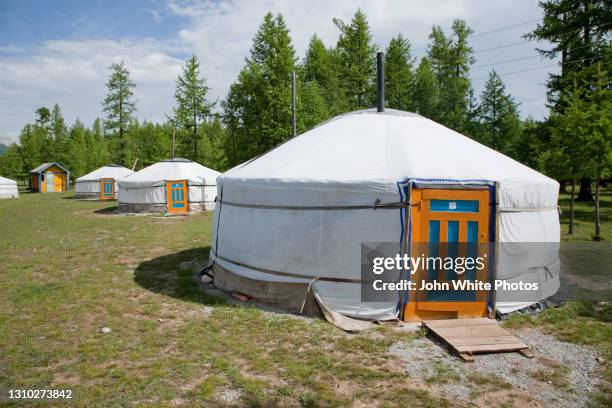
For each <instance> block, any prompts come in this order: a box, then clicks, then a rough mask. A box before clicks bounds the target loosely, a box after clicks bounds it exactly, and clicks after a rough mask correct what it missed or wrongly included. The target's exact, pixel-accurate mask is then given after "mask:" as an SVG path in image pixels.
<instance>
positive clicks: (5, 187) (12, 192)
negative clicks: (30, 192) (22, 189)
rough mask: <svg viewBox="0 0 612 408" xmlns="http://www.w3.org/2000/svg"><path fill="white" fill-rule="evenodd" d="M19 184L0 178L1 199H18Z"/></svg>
mask: <svg viewBox="0 0 612 408" xmlns="http://www.w3.org/2000/svg"><path fill="white" fill-rule="evenodd" d="M18 197H19V191H17V182H16V181H15V180H11V179H7V178H4V177H2V176H0V199H1V198H18Z"/></svg>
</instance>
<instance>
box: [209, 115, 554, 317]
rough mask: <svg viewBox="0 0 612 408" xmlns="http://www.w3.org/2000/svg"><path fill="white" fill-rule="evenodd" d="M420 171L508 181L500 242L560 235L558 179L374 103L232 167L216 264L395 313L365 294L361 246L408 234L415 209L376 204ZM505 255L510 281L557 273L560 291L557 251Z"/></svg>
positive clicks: (344, 304) (331, 301)
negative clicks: (405, 215)
mask: <svg viewBox="0 0 612 408" xmlns="http://www.w3.org/2000/svg"><path fill="white" fill-rule="evenodd" d="M415 180H419V181H421V182H427V183H439V184H462V183H463V184H479V183H483V184H495V183H496V182H498V183H499V193H498V196H499V210H500V216H499V226H498V227H499V240H500V241H502V242H505V241H510V242H514V241H523V242H558V241H559V235H560V229H559V217H558V212H557V207H556V206H557V197H558V188H559V186H558V183H557V182H556V181H555V180H552V179H550V178H548V177H546V176H544V175H542V174H540V173H538V172H536V171H534V170H532V169H530V168H528V167H526V166H524V165H522V164H520V163H518V162H516V161H514V160H513V159H511V158H509V157H507V156H504V155H503V154H501V153H499V152H496V151H494V150H492V149H490V148H488V147H486V146H483V145H481V144H479V143H477V142H476V141H474V140H472V139H470V138H468V137H465V136H463V135H461V134H459V133H457V132H455V131H453V130H451V129H448V128H446V127H444V126H442V125H440V124H438V123H436V122H433V121H431V120H429V119H426V118H424V117H421V116H419V115H417V114H411V113H408V112H401V111H395V110H387V111H386V112H384V113H378V112H376V111H375V110H371V109H368V110H362V111H356V112H351V113H348V114H344V115H340V116H338V117H336V118H333V119H331V120H329V121H327V122H325V123H323V124H321V125H319V126H318V127H315V128H314V129H312V130H310V131H308V132H306V133H304V134H302V135H300V136H298V137H296V138H293V139H291V140H289V141H288V142H286V143H284V144H282V145H280V146H278V147H277V148H275V149H273V150H271V151H269V152H268V153H266V154H264V155H262V156H260V157H258V158H256V159H253V160H251V161H249V162H246V163H244V164H241V165H239V166H236V167H235V168H233V169H231V170H229V171H227V172H226V173H224V174H222V175H221V176H220V177H219V178H218V179H217V185H218V188H219V199H220V202H219V203H218V204H217V209H216V211H215V221H214V224H213V239H212V242H213V246H212V249H211V261H214V262H215V263H216V264H217V265H219V267H220V268H222V269H224V270H226V271H231V273H234V274H237V275H240V276H242V277H246V278H250V279H257V280H263V281H274V282H302V283H304V284H308V285H310V286H311V288H312V289H313V290H314V291H315V293H316V295H317V296H318V297H319V298H320V299H321V300H322V301H323V302H324V303H325V305H326V307H327V308H328V309H330V310H332V311H334V312H337V313H341V314H343V315H347V316H351V317H358V318H365V319H389V318H395V317H397V313H398V302H397V299H389V302H386V303H385V302H376V303H374V302H372V303H362V302H360V300H359V299H360V286H359V284H358V281H359V280H360V268H361V265H360V245H361V243H362V242H399V241H400V239H401V238H400V237H401V236H402V233H403V228H402V221H401V220H402V219H401V213H402V211H403V210H402V209H373V206H374V203H375V201H376V200H379V202H380V203H397V202H400V201H403V202H405V200H406V197H405V196H404V194H403V193H402V186H403V185H405V184H406V183H409V182H412V181H415ZM343 206H347V207H349V208H347V209H342V208H341V207H343ZM351 207H352V208H351ZM536 258H537V257H536ZM502 261H503V262H505V263H506V265H505V267H504V268H498V269H499V270H500V271H501V273H503V274H505V275H504V276H500V277H501V278H504V279H505V278H508V279H516V278H517V277H521V278H524V279H526V280H527V279H528V278H532V277H533V278H535V279H538V280H540V279H546V283H547V289H546V290H547V291H548V292H552V293H554V292H555V291H556V290H557V288H558V284H559V283H558V262H557V258H556V256H555V257H554V259H550V257H549V256H548V255H546V256H544V257H543V258H541V259H528V260H519V261H516V258H515V257H509V256H506V257H505V258H504V257H502V256H500V262H502ZM555 262H557V264H556V272H557V275H556V279H554V278H553V279H549V278H548V275H547V277H546V278H541V276H540V275H541V274H540V272H539V271H541V270H543V269H544V267H545V269H546V270H547V271H553V272H554V271H555ZM334 280H335V281H334ZM244 290H245V293H248V288H244ZM497 302H498V303H497V306H498V309H499V310H501V311H502V312H508V311H511V310H516V309H518V308H520V307H522V306H525V305H526V304H517V303H513V304H511V303H504V301H503V294H498V295H497Z"/></svg>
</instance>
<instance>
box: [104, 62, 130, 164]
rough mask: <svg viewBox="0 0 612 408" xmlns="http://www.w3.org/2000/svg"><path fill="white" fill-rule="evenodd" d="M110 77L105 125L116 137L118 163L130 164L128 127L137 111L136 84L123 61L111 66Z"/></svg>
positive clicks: (105, 107) (115, 154)
mask: <svg viewBox="0 0 612 408" xmlns="http://www.w3.org/2000/svg"><path fill="white" fill-rule="evenodd" d="M109 70H110V71H111V75H110V78H109V79H108V81H107V82H106V88H107V89H108V94H107V95H106V98H105V99H104V102H103V106H104V109H103V110H104V112H105V113H106V120H105V122H104V125H105V127H106V128H107V129H108V130H110V131H111V132H112V133H113V136H114V138H115V139H116V151H115V153H114V154H113V156H114V157H115V158H116V160H117V162H118V164H122V165H124V166H125V165H129V163H128V162H129V160H130V158H131V157H130V152H129V151H128V149H129V141H128V135H127V127H128V125H129V123H130V120H131V119H132V115H133V114H134V112H135V111H136V102H135V101H134V99H133V96H134V91H133V90H134V88H135V87H136V85H135V84H134V82H132V80H131V79H130V72H129V71H128V69H127V67H126V65H125V64H124V63H123V61H121V62H120V63H119V64H112V65H111V66H110V67H109Z"/></svg>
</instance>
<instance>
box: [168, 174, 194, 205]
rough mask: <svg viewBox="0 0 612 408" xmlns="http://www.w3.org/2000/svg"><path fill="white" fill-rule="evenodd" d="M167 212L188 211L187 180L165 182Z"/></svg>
mask: <svg viewBox="0 0 612 408" xmlns="http://www.w3.org/2000/svg"><path fill="white" fill-rule="evenodd" d="M166 194H167V200H168V201H167V202H168V212H170V213H181V212H187V211H189V193H188V190H187V180H177V181H168V182H166Z"/></svg>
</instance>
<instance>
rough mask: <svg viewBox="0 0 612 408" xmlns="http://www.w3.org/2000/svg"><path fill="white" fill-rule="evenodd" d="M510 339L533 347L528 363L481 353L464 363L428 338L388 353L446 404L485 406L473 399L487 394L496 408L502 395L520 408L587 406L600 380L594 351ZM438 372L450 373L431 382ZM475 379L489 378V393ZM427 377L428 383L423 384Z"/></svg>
mask: <svg viewBox="0 0 612 408" xmlns="http://www.w3.org/2000/svg"><path fill="white" fill-rule="evenodd" d="M513 334H514V335H516V336H517V337H518V338H520V339H521V340H523V342H525V343H526V344H528V345H529V346H530V347H531V348H532V350H533V351H534V352H535V355H536V357H535V358H533V359H529V358H526V357H523V356H522V355H520V354H519V353H499V354H482V355H477V356H476V357H475V360H476V361H474V362H473V363H466V362H463V361H461V360H459V359H458V358H457V357H455V356H454V355H453V354H451V353H449V352H448V351H447V350H446V349H445V347H444V346H443V345H442V344H441V343H438V342H437V341H436V340H432V339H430V338H429V337H423V338H420V339H417V340H415V341H413V342H409V343H403V342H399V343H396V344H394V345H393V346H392V347H391V349H390V353H391V354H392V355H394V356H397V357H399V358H401V359H402V360H403V361H405V363H406V372H407V374H408V375H409V376H410V377H411V378H412V379H413V380H415V381H416V382H417V383H419V382H420V383H422V384H423V385H426V386H430V387H431V388H432V389H433V390H434V391H436V392H438V393H439V394H440V395H441V396H443V397H445V398H447V399H449V400H451V401H452V400H461V401H463V402H469V403H474V404H475V405H476V406H484V405H487V401H478V400H479V399H482V398H485V397H486V393H487V392H488V393H495V395H493V394H492V395H493V396H494V398H495V401H496V402H497V404H499V403H500V402H501V401H500V398H503V397H504V396H503V395H499V394H505V396H506V397H508V398H509V399H516V398H519V399H521V403H522V404H526V403H529V405H530V406H535V407H538V406H543V407H572V408H573V407H583V406H586V405H587V403H588V400H589V393H591V392H595V391H596V390H597V385H598V384H600V382H601V381H602V379H601V375H600V371H601V370H600V365H599V363H598V362H597V356H598V355H597V352H596V351H594V350H593V349H591V348H588V347H585V346H580V345H576V344H571V343H565V342H562V341H559V340H556V339H555V338H554V337H553V336H549V335H546V334H544V333H542V332H540V331H538V330H536V329H522V330H517V331H513ZM440 367H443V370H445V371H446V370H448V373H450V374H448V373H447V374H446V375H445V376H444V377H443V379H442V380H441V381H440V380H439V378H440V377H438V380H435V379H433V380H432V377H433V378H435V376H436V375H438V376H439V370H440ZM542 373H545V375H544V376H543V375H542ZM474 376H480V377H481V378H483V376H484V378H488V379H489V380H490V381H491V383H490V384H489V386H488V387H489V388H488V389H486V386H484V387H483V386H482V385H477V384H475V383H474V382H473V381H470V379H469V378H473V377H474ZM428 378H429V379H430V383H427V379H428ZM551 380H552V381H551ZM564 382H566V384H565V385H564ZM503 383H506V388H507V389H505V390H504V387H502V386H499V385H498V384H503ZM491 384H493V385H494V386H493V388H491ZM507 384H511V387H510V386H508V385H507ZM483 395H484V396H483ZM479 402H480V403H479ZM489 402H490V401H489Z"/></svg>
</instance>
